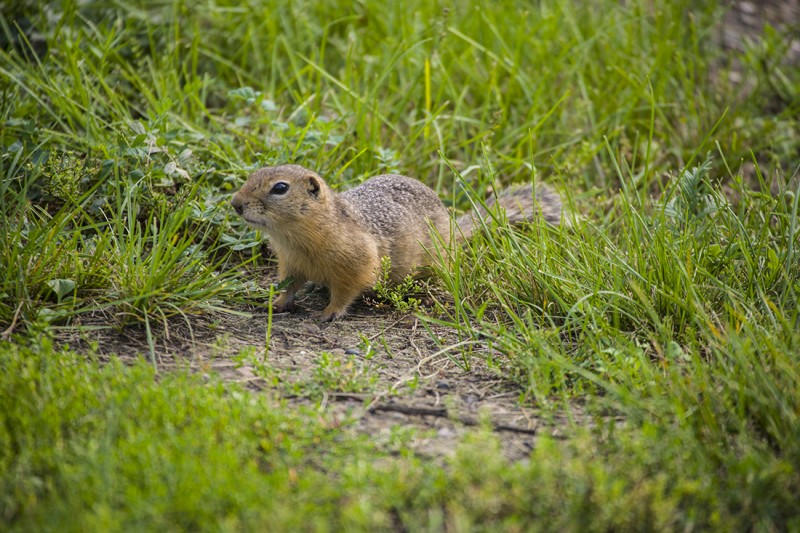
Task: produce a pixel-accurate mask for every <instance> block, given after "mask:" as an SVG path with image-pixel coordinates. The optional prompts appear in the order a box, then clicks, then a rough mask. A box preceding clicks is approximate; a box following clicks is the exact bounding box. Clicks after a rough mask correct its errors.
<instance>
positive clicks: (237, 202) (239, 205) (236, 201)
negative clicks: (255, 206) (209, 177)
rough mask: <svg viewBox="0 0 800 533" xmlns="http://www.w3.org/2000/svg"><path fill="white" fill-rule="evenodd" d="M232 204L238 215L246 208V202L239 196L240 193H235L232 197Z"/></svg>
mask: <svg viewBox="0 0 800 533" xmlns="http://www.w3.org/2000/svg"><path fill="white" fill-rule="evenodd" d="M231 205H232V206H233V210H234V211H236V214H237V215H241V214H242V211H243V210H244V202H243V201H242V199H241V198H240V197H239V193H236V194H234V195H233V198H232V199H231Z"/></svg>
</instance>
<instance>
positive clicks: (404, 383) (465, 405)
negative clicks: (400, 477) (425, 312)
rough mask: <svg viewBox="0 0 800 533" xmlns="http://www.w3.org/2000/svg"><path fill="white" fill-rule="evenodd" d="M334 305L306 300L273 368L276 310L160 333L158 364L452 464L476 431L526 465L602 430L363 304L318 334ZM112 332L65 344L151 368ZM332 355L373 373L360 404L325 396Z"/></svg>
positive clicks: (443, 340) (483, 349) (415, 323)
mask: <svg viewBox="0 0 800 533" xmlns="http://www.w3.org/2000/svg"><path fill="white" fill-rule="evenodd" d="M325 300H326V298H325V296H323V295H319V294H313V293H312V294H308V295H305V296H301V297H300V298H299V300H298V303H297V309H295V311H294V312H293V313H282V314H276V315H274V316H273V322H272V329H271V334H270V342H269V351H268V354H267V356H266V358H264V352H265V350H264V347H265V339H266V331H267V323H268V315H267V312H266V309H264V310H257V311H253V310H252V309H251V310H249V312H246V313H245V312H244V311H243V310H241V309H240V310H236V311H235V313H236V314H233V313H224V312H216V313H213V314H208V315H202V316H197V317H191V318H189V319H187V320H184V319H173V320H170V321H169V323H168V324H167V325H166V327H163V326H162V327H161V328H160V331H159V332H158V339H157V340H156V343H155V358H156V360H155V364H156V366H157V367H158V369H159V372H166V371H170V370H171V369H176V368H181V367H182V368H186V367H188V368H190V369H191V370H192V371H195V372H199V373H204V374H217V375H219V376H221V378H222V379H223V380H225V381H228V382H237V383H241V384H243V385H245V386H246V387H247V388H248V389H250V390H251V391H253V392H254V393H267V394H273V395H275V396H277V397H278V398H279V399H280V400H281V401H283V402H285V403H287V404H288V405H289V406H291V405H306V406H313V407H315V408H317V409H318V410H319V411H320V413H321V414H323V415H326V416H328V417H330V418H331V419H333V420H340V421H341V420H349V421H351V422H353V423H352V424H350V426H351V427H352V428H354V431H358V432H363V433H366V434H369V435H370V438H371V439H372V440H373V441H374V442H378V443H386V444H388V443H390V442H391V440H392V438H393V437H392V436H393V435H394V434H396V432H397V431H398V430H401V431H406V432H407V431H408V430H412V434H413V439H412V443H411V447H412V449H413V450H414V451H415V452H416V453H419V454H421V455H424V456H432V457H443V456H447V455H450V454H452V453H453V452H454V451H455V449H456V446H457V444H458V442H460V440H461V439H462V438H463V436H464V435H465V433H467V432H469V431H474V430H475V429H476V426H478V427H481V428H491V429H492V430H493V431H494V433H495V434H496V435H497V436H498V438H499V439H500V441H501V443H502V448H503V451H504V453H505V455H506V456H507V457H508V458H510V459H523V458H526V457H527V456H528V455H529V452H530V450H531V449H532V447H533V446H534V443H535V441H536V437H537V435H539V434H540V433H541V432H546V433H547V434H549V435H552V436H556V437H558V436H559V435H560V434H561V433H562V432H564V431H568V429H567V428H568V427H569V424H571V423H577V424H580V425H588V424H591V423H592V421H591V418H590V417H589V416H588V415H587V414H585V413H584V412H583V410H582V409H581V408H580V407H579V406H577V405H576V406H574V407H573V408H571V410H570V412H569V413H564V415H563V416H560V417H555V418H554V417H552V416H550V417H548V418H547V419H545V418H544V417H542V416H541V414H540V410H538V409H536V408H535V407H534V406H532V405H531V404H530V402H520V395H521V393H522V391H521V389H520V388H519V387H518V386H517V385H516V384H514V383H513V382H511V381H509V380H508V379H507V378H504V377H503V375H504V371H503V369H502V365H501V364H499V363H491V364H490V363H488V362H487V361H491V360H492V359H494V360H496V361H502V360H503V356H502V355H501V354H499V353H496V352H495V353H492V352H490V350H489V348H488V347H487V346H486V345H484V344H473V345H471V346H470V348H471V355H470V358H469V361H468V363H469V367H468V368H467V367H466V366H465V364H464V362H463V361H461V360H459V359H457V358H458V357H459V354H461V350H463V349H464V347H465V344H464V342H461V341H460V339H458V338H457V336H456V334H455V333H454V332H453V331H450V330H447V329H446V328H442V327H434V328H433V329H431V332H429V330H428V329H426V327H425V326H424V325H423V324H422V323H421V322H420V321H419V319H417V318H415V317H414V316H413V315H410V314H398V313H393V312H391V311H389V310H387V309H380V308H375V307H371V306H368V305H366V304H365V303H363V302H361V303H356V304H355V305H353V307H352V308H351V310H350V313H349V314H348V315H347V316H346V317H345V318H344V319H342V320H339V321H336V322H332V323H320V322H318V320H317V319H316V318H315V315H316V313H318V312H319V310H321V309H322V308H324V306H325V303H326V301H325ZM93 322H94V323H93ZM102 324H103V321H102V320H87V319H85V318H84V319H83V323H82V324H81V326H83V327H80V328H76V329H69V330H65V331H64V332H63V333H62V334H61V336H60V338H59V341H60V342H62V343H64V344H69V345H70V346H72V347H73V348H75V349H86V348H87V347H88V346H89V344H90V343H91V344H95V345H96V346H97V353H98V355H99V357H100V358H101V359H102V358H103V357H106V356H111V355H117V356H119V357H121V358H122V359H123V360H125V359H127V360H134V359H142V358H145V359H149V358H150V355H149V354H150V348H149V346H148V343H147V336H146V334H145V331H144V328H138V327H137V328H125V329H124V330H123V331H115V330H111V329H95V328H94V327H93V326H100V325H102ZM428 328H431V326H428ZM434 337H435V338H436V340H434ZM323 352H327V353H328V354H330V356H329V357H333V358H338V359H339V360H341V361H345V362H348V361H349V362H351V363H352V364H354V365H357V366H358V367H360V368H363V369H366V371H367V372H368V373H369V375H370V376H371V382H370V384H369V386H368V387H366V388H365V390H359V391H358V392H336V391H331V390H327V391H326V390H325V388H326V387H325V384H324V383H323V384H319V383H318V382H319V379H318V377H317V378H315V376H314V371H315V369H317V368H318V367H319V361H320V358H321V357H322V354H323ZM243 353H250V357H249V358H248V357H241V355H240V354H243ZM261 363H263V364H264V366H262V364H261ZM254 365H255V366H254ZM259 367H260V368H259ZM264 368H266V369H267V370H266V371H265V370H264ZM315 379H316V381H315ZM317 385H319V386H317Z"/></svg>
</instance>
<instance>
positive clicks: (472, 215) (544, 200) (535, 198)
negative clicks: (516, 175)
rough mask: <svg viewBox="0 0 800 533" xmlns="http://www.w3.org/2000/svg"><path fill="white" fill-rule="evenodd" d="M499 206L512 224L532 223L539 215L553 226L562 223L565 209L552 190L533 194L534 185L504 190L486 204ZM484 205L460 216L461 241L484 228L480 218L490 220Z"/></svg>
mask: <svg viewBox="0 0 800 533" xmlns="http://www.w3.org/2000/svg"><path fill="white" fill-rule="evenodd" d="M495 203H499V204H500V206H501V207H502V208H503V209H504V210H505V214H506V218H507V219H508V222H509V223H510V224H519V223H521V222H529V221H531V220H532V219H533V217H534V216H536V215H537V214H541V216H542V217H543V218H544V220H545V221H546V222H548V223H550V224H553V225H554V226H558V225H559V224H561V223H562V214H563V213H562V211H563V206H562V204H561V198H560V197H559V196H558V193H556V192H555V191H553V190H552V189H551V188H549V187H547V186H544V185H540V186H539V187H537V188H536V194H535V195H534V194H533V186H532V185H530V184H528V185H517V186H513V187H509V188H507V189H503V190H502V191H500V194H498V195H497V197H496V198H495V197H494V196H492V197H491V198H489V199H488V200H487V201H486V208H490V209H491V207H492V206H493V205H494V204H495ZM486 208H484V206H483V205H478V206H477V207H476V209H475V210H473V211H471V212H469V213H465V214H463V215H461V216H460V217H458V219H457V221H456V222H457V224H458V229H457V230H456V237H457V239H458V240H459V241H461V240H467V239H469V238H470V237H471V236H472V235H473V234H474V233H475V230H476V228H478V227H481V222H480V219H483V220H487V221H488V218H489V213H488V211H487V210H486Z"/></svg>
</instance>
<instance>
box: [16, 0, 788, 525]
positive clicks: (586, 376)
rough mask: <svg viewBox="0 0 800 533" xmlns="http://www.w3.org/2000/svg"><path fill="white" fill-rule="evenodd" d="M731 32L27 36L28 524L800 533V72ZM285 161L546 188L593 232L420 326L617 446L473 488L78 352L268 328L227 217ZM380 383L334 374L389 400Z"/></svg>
mask: <svg viewBox="0 0 800 533" xmlns="http://www.w3.org/2000/svg"><path fill="white" fill-rule="evenodd" d="M697 4H701V5H697ZM720 16H721V7H720V6H718V5H717V3H716V2H702V3H698V2H689V1H680V0H674V1H671V2H661V3H653V2H647V1H644V0H642V1H633V2H618V1H616V0H602V1H599V2H588V1H587V2H583V1H580V2H567V1H565V0H542V1H541V2H536V3H531V4H530V5H529V4H523V3H519V2H510V1H499V2H491V3H490V2H479V3H470V2H457V3H455V4H452V5H447V6H443V5H438V4H436V3H433V2H406V3H385V4H384V3H381V2H377V1H375V0H367V1H364V2H359V3H355V4H353V3H342V2H336V1H334V0H327V1H325V2H293V3H292V4H291V7H287V5H286V4H285V3H281V2H269V1H266V0H265V1H251V2H245V3H242V2H232V3H228V2H215V3H214V2H212V3H194V4H192V3H184V2H177V1H165V2H154V1H151V0H141V1H139V2H135V3H124V5H123V4H120V3H114V2H105V1H101V0H98V1H93V2H89V3H86V2H83V3H78V4H74V3H72V4H70V3H67V4H63V5H61V4H53V5H40V3H38V2H32V1H25V2H17V3H16V4H14V7H13V8H9V9H8V10H4V11H3V14H2V15H0V44H2V45H3V48H2V50H1V51H0V125H1V126H0V207H1V208H0V230H1V231H0V330H4V331H6V332H7V334H6V336H9V337H11V338H12V339H13V340H14V342H15V343H16V344H11V343H9V342H3V343H2V344H0V365H2V372H0V403H1V404H2V405H0V412H1V413H2V414H1V415H0V420H2V422H3V423H2V424H0V485H2V487H3V489H2V490H0V494H2V496H0V520H2V521H3V522H5V524H6V525H8V527H10V528H11V529H16V530H29V529H58V528H59V525H60V524H63V523H65V522H67V521H69V523H71V524H75V526H74V528H75V529H142V528H144V529H216V530H218V529H248V528H250V529H258V528H259V525H263V524H264V523H269V524H273V525H274V527H275V528H276V529H277V528H281V529H291V528H295V527H297V526H299V525H301V524H302V525H310V526H311V527H314V528H318V529H326V528H330V529H342V528H350V529H372V528H374V527H377V528H382V529H392V528H400V527H405V528H407V529H412V530H416V529H421V528H429V529H443V528H445V527H448V528H449V529H469V528H472V527H475V528H485V529H492V528H494V527H497V526H504V527H506V528H508V529H529V528H542V529H558V530H561V529H571V530H585V529H587V530H608V529H615V530H616V529H645V528H650V529H659V530H661V529H669V530H673V529H693V528H714V529H721V530H738V529H757V530H784V529H796V528H798V527H800V516H799V514H798V511H797V509H796V507H797V506H796V495H797V494H799V493H800V474H798V465H800V445H798V442H800V438H798V436H800V392H798V391H800V363H799V362H798V353H800V334H799V333H798V331H800V327H798V326H800V316H798V310H797V309H798V307H799V306H798V294H800V256H798V248H800V240H799V239H800V225H799V224H798V199H800V190H798V185H797V183H798V182H797V180H798V169H797V164H798V162H797V153H798V151H800V124H799V123H798V120H797V115H798V109H800V93H798V89H797V87H800V74H799V73H798V71H797V69H792V68H789V67H787V66H785V65H783V64H782V63H780V61H779V59H780V57H782V55H783V54H784V53H785V52H786V48H787V44H786V43H788V42H790V41H789V40H788V39H785V38H783V37H782V35H781V34H780V33H779V32H777V31H776V30H774V29H772V28H767V30H766V32H765V35H764V38H763V39H761V40H756V41H753V42H752V44H751V45H748V46H747V47H746V48H747V49H746V51H745V52H744V53H742V54H734V53H732V52H730V53H729V52H725V51H724V50H722V49H720V47H719V46H718V44H717V43H716V41H715V38H716V37H717V36H718V29H715V26H714V24H715V22H716V21H718V20H719V19H720ZM737 63H738V65H739V66H738V67H735V68H741V69H742V75H741V77H742V79H745V80H748V87H747V90H742V87H741V86H740V85H737V84H735V83H732V82H730V81H729V76H728V73H729V70H730V69H731V68H734V66H735V65H736V64H737ZM284 162H293V163H299V164H304V165H307V166H309V167H312V168H315V169H317V170H319V171H320V172H321V173H322V175H324V176H325V177H326V178H327V179H328V180H329V181H330V182H331V184H332V185H334V186H335V187H346V186H350V185H353V184H356V183H358V182H360V181H362V180H363V179H365V178H366V177H368V176H369V175H373V174H375V173H378V172H384V171H394V172H402V173H405V174H409V175H412V176H416V177H418V178H420V179H422V180H423V181H425V182H426V183H428V184H430V185H431V186H433V187H434V188H436V190H437V192H439V193H440V195H441V196H442V198H443V199H445V201H446V202H447V203H448V204H449V205H452V206H453V207H454V208H455V209H467V208H469V205H470V201H474V198H472V197H471V196H470V194H472V193H470V192H468V191H471V190H474V193H475V194H477V195H478V196H479V197H481V196H482V195H484V194H485V193H486V192H487V191H488V190H489V188H490V187H495V188H497V187H499V186H502V185H504V184H507V183H510V182H514V181H516V182H519V181H528V180H532V179H533V180H542V181H547V182H549V183H550V184H552V185H553V186H554V187H555V188H556V189H558V190H559V191H560V192H562V194H563V195H564V197H565V199H566V201H567V203H568V205H569V206H570V210H571V212H572V213H574V214H575V215H576V216H575V220H574V222H573V224H572V226H571V227H570V228H557V229H556V228H551V227H547V226H545V225H542V224H538V223H534V224H531V225H530V226H528V227H527V228H525V229H524V230H523V231H511V230H509V229H508V228H505V227H504V226H503V225H502V224H500V226H499V227H497V228H495V229H493V230H492V231H487V232H484V233H483V234H481V235H479V236H477V237H476V238H475V239H473V240H472V241H471V242H470V243H469V245H468V246H466V247H465V248H463V249H458V250H455V251H454V252H452V257H451V258H450V264H451V265H452V268H451V269H440V272H439V275H438V278H439V279H440V280H441V284H442V286H443V287H444V288H445V289H446V290H447V291H448V292H449V293H451V294H452V295H453V299H452V302H451V303H444V302H443V303H442V304H440V305H439V306H438V307H437V309H435V310H433V311H431V312H429V313H427V314H426V313H423V319H424V320H428V321H431V322H436V323H438V324H445V325H447V326H448V327H450V328H452V329H454V330H455V331H456V332H457V333H458V334H459V335H460V336H461V337H462V339H463V340H465V341H470V340H474V341H480V342H487V340H488V341H490V343H491V348H494V349H495V350H496V351H497V352H499V353H501V354H502V361H501V362H502V367H503V368H504V369H506V370H507V371H508V377H509V379H512V380H514V381H516V382H517V383H518V384H519V386H520V388H521V390H522V391H524V393H525V394H524V396H525V401H526V402H528V403H535V404H536V405H537V406H538V407H541V408H543V409H544V410H545V412H551V413H556V412H563V411H567V412H569V409H570V406H572V405H581V406H582V408H585V409H586V410H587V411H588V412H589V413H591V414H592V415H593V416H594V417H595V423H596V425H595V427H594V429H586V428H581V427H577V426H576V427H573V428H570V436H569V437H568V438H566V439H565V440H563V441H554V440H549V439H546V438H543V439H541V440H540V441H538V443H537V447H536V448H535V449H534V451H533V452H532V455H531V457H530V460H529V461H527V462H524V463H519V464H509V463H507V462H506V461H505V460H503V459H502V457H501V456H500V453H499V452H498V450H497V443H496V442H494V441H493V439H492V437H491V436H488V435H486V434H478V435H476V436H474V437H472V439H473V440H471V441H469V442H465V443H463V444H462V446H461V447H460V448H459V450H458V452H457V453H456V455H455V457H454V458H453V459H452V460H448V461H445V464H444V465H442V464H440V463H439V462H435V461H426V460H423V459H420V458H416V457H413V456H411V455H410V453H409V452H408V449H407V446H406V443H404V442H402V439H401V442H399V443H397V442H395V443H393V444H391V445H378V446H375V445H373V444H369V443H367V442H365V441H364V440H363V439H361V438H358V437H354V436H353V434H352V433H351V432H349V431H348V429H347V427H345V428H339V427H333V425H332V424H331V421H327V420H325V419H324V418H320V417H319V416H317V415H316V414H312V413H306V412H295V411H293V410H290V409H288V408H287V407H286V406H284V405H281V404H280V402H275V401H273V400H270V399H267V398H263V397H260V396H252V395H250V394H245V393H243V392H242V391H240V390H238V389H236V387H234V386H231V385H225V384H221V383H218V382H216V381H214V380H212V383H211V384H204V383H202V382H201V381H200V380H199V379H196V378H193V377H189V376H187V375H186V374H185V373H183V372H175V373H170V374H166V375H165V374H163V373H162V374H159V375H158V376H159V377H158V380H156V379H155V374H154V372H155V370H153V369H152V368H149V367H148V366H147V365H140V364H136V365H133V366H132V367H125V366H123V365H121V364H120V363H119V362H117V361H115V360H112V361H111V362H109V363H105V364H102V365H101V364H99V363H98V362H97V361H96V360H95V358H94V356H93V355H92V354H91V353H88V354H74V353H72V352H71V351H69V350H68V349H63V348H54V347H53V346H51V343H50V341H49V340H48V338H49V336H50V335H51V334H52V333H53V332H54V331H56V329H57V328H64V327H73V326H76V325H78V324H80V323H81V322H82V320H85V317H88V316H91V317H94V319H95V320H97V317H101V318H102V322H103V324H105V325H107V326H108V327H117V328H125V327H128V326H131V325H137V324H138V325H143V326H144V328H145V331H146V332H147V338H148V340H149V342H150V347H151V354H153V355H155V354H154V352H155V342H154V340H155V339H156V338H157V336H158V335H159V334H160V332H162V331H163V330H164V326H163V324H166V323H168V321H169V320H174V319H175V318H176V317H177V318H178V319H180V320H188V315H190V314H193V313H203V312H207V311H209V310H214V309H219V308H226V307H234V306H236V305H240V304H252V303H254V302H255V303H259V304H260V303H263V301H264V300H266V299H267V298H268V296H269V295H268V292H267V291H265V290H263V289H259V288H258V287H257V286H256V285H255V283H254V279H243V276H242V272H249V271H250V269H251V267H252V266H253V265H257V264H258V265H260V264H263V263H264V262H265V261H266V259H265V257H264V255H265V254H263V251H264V246H263V244H262V243H261V242H260V239H259V236H258V235H256V234H255V233H254V232H252V231H250V230H248V229H247V228H246V227H244V225H243V224H242V223H241V221H240V220H238V219H237V218H236V217H234V216H232V213H231V212H230V210H229V209H228V207H227V202H228V199H229V197H230V195H231V194H232V192H233V191H234V190H235V189H236V188H237V187H238V185H239V184H240V183H241V182H242V179H243V178H244V176H245V175H246V174H247V172H248V171H249V170H250V169H252V168H254V167H257V166H260V165H265V164H275V163H284ZM448 301H449V299H448ZM471 357H474V355H473V354H472V353H471V352H468V351H463V352H459V353H457V354H454V358H455V359H456V360H457V361H458V362H459V364H461V365H462V366H463V367H464V368H469V366H470V358H471ZM154 360H155V359H154ZM350 363H352V360H349V362H348V361H345V360H341V361H340V360H334V359H329V360H323V361H322V362H321V363H320V365H319V367H318V368H317V375H316V376H315V378H316V380H317V381H318V382H319V383H320V386H329V387H334V388H336V387H339V388H340V389H342V390H345V389H346V390H351V389H352V388H353V387H355V388H357V389H358V390H363V389H364V388H365V387H366V388H369V387H370V386H371V383H372V382H371V379H372V378H371V377H370V376H369V375H362V374H360V373H359V372H360V369H356V372H355V373H353V374H352V375H351V374H348V372H347V370H349V369H350V367H348V366H347V365H348V364H350ZM342 380H344V381H342ZM348 380H349V381H348ZM340 381H341V382H340ZM351 382H352V383H351ZM608 415H613V417H609V416H608ZM618 416H619V417H621V418H622V420H624V422H622V423H616V424H615V423H612V422H610V421H609V420H612V419H616V418H615V417H618Z"/></svg>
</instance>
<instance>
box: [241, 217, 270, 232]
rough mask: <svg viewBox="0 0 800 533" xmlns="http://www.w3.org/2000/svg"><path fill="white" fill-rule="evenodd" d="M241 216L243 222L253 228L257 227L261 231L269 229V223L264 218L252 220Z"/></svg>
mask: <svg viewBox="0 0 800 533" xmlns="http://www.w3.org/2000/svg"><path fill="white" fill-rule="evenodd" d="M242 218H243V219H244V221H245V222H247V223H248V224H249V225H251V226H253V227H254V228H255V229H259V230H262V231H268V230H269V229H270V225H269V224H268V223H267V222H266V221H264V220H253V219H252V218H249V217H247V216H245V215H242Z"/></svg>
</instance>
